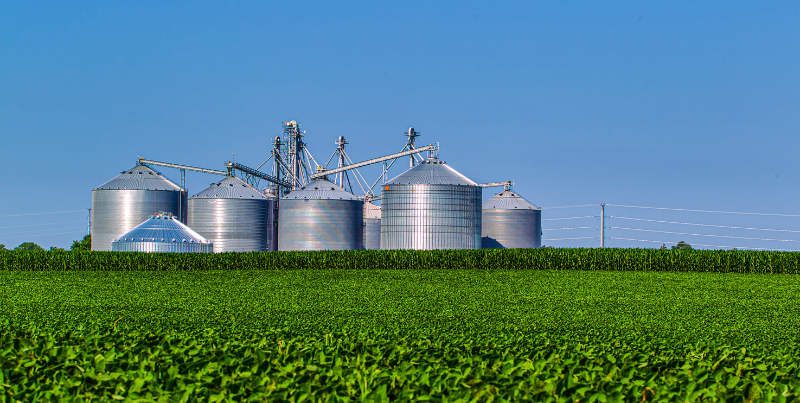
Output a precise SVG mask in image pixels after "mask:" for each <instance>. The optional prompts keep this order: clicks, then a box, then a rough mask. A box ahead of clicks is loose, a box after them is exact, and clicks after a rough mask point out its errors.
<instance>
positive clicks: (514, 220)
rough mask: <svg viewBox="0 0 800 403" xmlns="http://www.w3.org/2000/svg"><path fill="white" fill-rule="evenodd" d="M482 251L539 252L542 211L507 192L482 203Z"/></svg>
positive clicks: (517, 195)
mask: <svg viewBox="0 0 800 403" xmlns="http://www.w3.org/2000/svg"><path fill="white" fill-rule="evenodd" d="M481 232H482V239H481V243H482V247H483V248H486V249H494V248H539V247H541V246H542V209H540V208H539V207H536V206H535V205H534V204H533V203H531V202H529V201H527V200H525V199H524V198H522V196H520V195H519V194H517V193H516V192H514V191H511V190H506V191H503V192H501V193H499V194H497V195H495V196H494V197H493V198H491V199H489V200H488V201H487V202H486V203H483V224H482V230H481Z"/></svg>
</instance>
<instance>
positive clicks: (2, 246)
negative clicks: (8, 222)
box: [0, 243, 8, 250]
mask: <svg viewBox="0 0 800 403" xmlns="http://www.w3.org/2000/svg"><path fill="white" fill-rule="evenodd" d="M0 250H8V249H6V246H5V245H3V244H1V243H0Z"/></svg>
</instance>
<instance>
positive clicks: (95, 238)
mask: <svg viewBox="0 0 800 403" xmlns="http://www.w3.org/2000/svg"><path fill="white" fill-rule="evenodd" d="M186 208H187V203H186V192H185V191H183V190H182V189H181V187H180V186H178V185H176V184H175V183H173V182H172V181H170V180H169V179H167V178H166V177H164V176H163V175H161V173H160V172H158V171H156V170H154V169H152V168H150V167H148V166H147V165H136V166H135V167H133V168H131V169H129V170H127V171H124V172H122V173H120V174H119V175H117V176H116V177H115V178H114V179H111V180H110V181H108V182H106V183H104V184H102V185H100V186H99V187H97V188H96V189H94V190H92V228H91V233H92V250H105V251H108V250H111V241H113V240H114V239H116V238H117V237H119V236H120V235H122V234H124V233H126V232H128V231H130V230H131V229H133V227H135V226H137V225H139V224H141V223H142V222H143V221H145V220H147V219H148V217H150V216H151V215H153V214H155V213H157V212H159V211H164V212H167V213H171V214H173V215H175V216H177V217H179V218H180V221H182V222H184V223H185V222H186V219H185V217H186Z"/></svg>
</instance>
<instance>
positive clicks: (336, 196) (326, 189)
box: [283, 179, 358, 200]
mask: <svg viewBox="0 0 800 403" xmlns="http://www.w3.org/2000/svg"><path fill="white" fill-rule="evenodd" d="M283 199H289V200H294V199H309V200H358V198H357V197H355V196H354V195H353V194H352V193H350V192H348V191H346V190H344V189H342V188H341V187H339V186H336V185H334V184H333V182H331V181H328V180H325V179H317V180H315V181H313V182H309V183H308V184H307V185H305V186H303V187H301V188H299V189H296V190H293V191H292V192H291V193H289V194H288V195H286V196H284V197H283Z"/></svg>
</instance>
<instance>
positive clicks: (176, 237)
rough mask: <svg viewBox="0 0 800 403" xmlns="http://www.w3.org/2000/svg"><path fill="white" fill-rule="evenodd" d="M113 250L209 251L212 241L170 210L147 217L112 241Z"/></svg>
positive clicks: (210, 250)
mask: <svg viewBox="0 0 800 403" xmlns="http://www.w3.org/2000/svg"><path fill="white" fill-rule="evenodd" d="M111 250H112V251H114V252H176V253H189V252H199V253H211V252H213V251H214V249H213V244H212V243H211V242H209V241H208V239H206V238H204V237H203V236H201V235H200V234H198V233H197V232H195V231H193V230H192V229H191V228H189V227H188V226H186V224H184V223H182V222H180V221H178V218H177V217H175V216H174V215H172V214H170V213H165V212H159V213H157V214H154V215H152V216H150V218H148V219H147V220H145V222H143V223H141V224H139V225H137V226H136V227H134V228H133V229H132V230H130V231H128V232H126V233H125V234H123V235H122V236H120V237H119V238H117V239H115V240H114V241H113V242H111Z"/></svg>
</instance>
